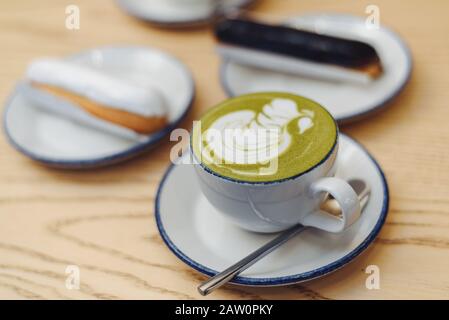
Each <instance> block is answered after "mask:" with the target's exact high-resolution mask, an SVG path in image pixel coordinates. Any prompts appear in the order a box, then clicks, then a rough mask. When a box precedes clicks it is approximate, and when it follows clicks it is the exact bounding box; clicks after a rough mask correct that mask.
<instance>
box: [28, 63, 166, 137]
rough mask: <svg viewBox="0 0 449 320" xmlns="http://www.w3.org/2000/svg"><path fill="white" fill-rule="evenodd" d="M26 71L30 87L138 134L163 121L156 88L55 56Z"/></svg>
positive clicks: (152, 129) (163, 108)
mask: <svg viewBox="0 0 449 320" xmlns="http://www.w3.org/2000/svg"><path fill="white" fill-rule="evenodd" d="M26 75H27V79H28V80H29V82H30V84H31V86H32V87H33V88H34V89H37V90H40V91H42V92H45V93H47V94H50V95H53V96H55V97H57V98H59V99H60V100H65V101H67V102H70V105H72V106H77V107H79V108H81V109H83V111H85V112H86V113H88V114H89V115H90V116H92V117H94V118H97V119H99V120H102V121H106V122H110V123H111V124H114V125H116V126H120V127H123V128H126V129H129V130H132V131H135V132H136V133H138V134H150V133H154V132H156V131H159V130H161V129H162V128H163V127H165V126H166V124H167V110H166V105H165V101H164V99H163V97H162V95H161V94H160V93H159V92H158V91H157V90H156V89H153V88H142V87H139V86H137V85H133V84H131V83H128V82H126V81H122V80H121V79H118V78H116V77H113V76H110V75H107V74H104V73H102V72H99V71H96V70H94V69H92V68H88V67H85V66H82V65H78V64H74V63H71V62H68V61H64V60H55V59H41V60H37V61H35V62H33V63H32V64H31V65H30V66H29V68H28V70H27V74H26ZM28 92H32V91H30V90H28ZM33 96H36V94H33ZM65 105H67V104H65ZM61 113H64V110H61ZM68 114H72V115H73V112H68ZM78 120H79V119H78Z"/></svg>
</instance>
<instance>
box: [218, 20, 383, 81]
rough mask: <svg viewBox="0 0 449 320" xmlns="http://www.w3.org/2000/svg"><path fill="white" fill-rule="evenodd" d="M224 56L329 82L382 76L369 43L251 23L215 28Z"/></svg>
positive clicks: (222, 24)
mask: <svg viewBox="0 0 449 320" xmlns="http://www.w3.org/2000/svg"><path fill="white" fill-rule="evenodd" d="M215 35H216V38H217V39H218V41H219V43H220V45H219V47H218V51H219V53H220V54H221V55H223V57H225V58H227V59H230V60H233V61H236V62H239V63H243V64H248V65H252V66H255V67H260V68H264V69H274V70H277V71H281V72H287V73H292V74H299V75H305V76H310V77H317V78H326V79H329V80H348V81H351V80H354V81H363V82H366V81H369V80H371V79H374V78H376V77H378V76H379V75H380V74H381V73H382V66H381V63H380V59H379V56H378V54H377V52H376V50H375V49H374V48H373V47H372V46H370V45H369V44H366V43H363V42H360V41H356V40H348V39H343V38H337V37H332V36H327V35H321V34H317V33H313V32H309V31H303V30H299V29H296V28H292V27H288V26H275V25H267V24H262V23H259V22H255V21H250V20H242V19H223V20H221V21H218V22H217V23H216V25H215Z"/></svg>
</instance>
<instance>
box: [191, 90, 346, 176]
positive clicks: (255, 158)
mask: <svg viewBox="0 0 449 320" xmlns="http://www.w3.org/2000/svg"><path fill="white" fill-rule="evenodd" d="M336 139H337V126H336V123H335V121H334V119H333V118H332V116H331V115H330V114H329V112H328V111H327V110H326V109H324V108H323V107H322V106H320V105H319V104H317V103H316V102H313V101H311V100H309V99H306V98H303V97H300V96H296V95H293V94H287V93H275V92H267V93H255V94H249V95H243V96H239V97H235V98H232V99H228V100H226V101H224V102H222V103H221V104H219V105H217V106H216V107H214V108H212V109H211V110H209V111H208V112H207V113H206V114H205V115H204V116H203V117H202V118H201V120H200V122H199V123H198V124H197V125H195V126H194V129H193V134H192V140H191V143H192V149H193V153H194V155H195V157H196V158H197V160H198V161H199V162H201V165H203V166H204V167H206V168H207V169H209V171H212V172H213V173H215V174H218V175H220V176H223V177H226V178H230V179H234V180H239V181H247V182H272V181H277V180H282V179H286V178H290V177H294V176H297V175H299V174H301V173H303V172H305V171H308V170H309V169H311V168H312V167H314V166H315V165H317V164H318V163H320V162H321V161H322V160H323V159H324V158H326V156H327V155H328V154H330V152H331V151H332V150H333V148H334V146H335V143H336Z"/></svg>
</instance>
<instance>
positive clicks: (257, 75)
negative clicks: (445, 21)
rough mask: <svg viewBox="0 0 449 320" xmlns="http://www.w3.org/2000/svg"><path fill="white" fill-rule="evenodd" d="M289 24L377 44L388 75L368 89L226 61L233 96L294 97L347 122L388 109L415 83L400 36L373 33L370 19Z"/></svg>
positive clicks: (319, 17) (316, 18)
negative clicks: (271, 94) (277, 94)
mask: <svg viewBox="0 0 449 320" xmlns="http://www.w3.org/2000/svg"><path fill="white" fill-rule="evenodd" d="M287 24H288V25H294V26H298V27H299V28H301V29H304V30H312V31H316V32H319V33H323V34H329V35H335V36H341V37H343V36H344V37H347V38H348V39H355V40H361V41H363V42H366V43H369V44H371V45H372V46H374V47H375V48H376V50H377V52H378V54H379V56H380V59H381V62H382V66H383V68H384V72H383V74H382V75H381V76H380V78H378V79H376V80H374V81H372V82H371V83H370V84H367V85H363V84H355V83H348V82H330V81H325V80H317V79H311V78H305V77H300V76H295V75H288V74H283V73H279V72H275V71H271V70H262V69H259V68H255V67H251V66H246V65H241V64H237V63H235V62H232V61H224V62H223V64H222V68H221V76H220V77H221V83H222V85H223V87H224V89H225V91H226V93H227V94H228V95H229V96H237V95H241V94H246V93H252V92H259V91H287V92H292V93H296V94H299V95H301V96H305V97H308V98H310V99H312V100H315V101H317V102H319V103H320V104H322V105H323V106H325V107H326V108H327V109H328V110H329V111H330V112H331V113H332V115H333V116H334V118H335V119H336V120H337V121H338V122H339V123H343V122H350V121H354V120H358V119H360V118H363V117H364V116H366V115H367V114H369V113H371V112H373V111H375V110H377V109H379V108H381V107H383V106H385V105H387V104H388V103H389V102H390V101H391V100H392V99H393V98H395V97H396V96H397V95H398V94H399V93H400V92H401V91H402V89H403V88H404V87H405V85H406V84H407V82H408V80H409V78H410V74H411V71H412V59H411V54H410V50H409V49H408V47H407V45H406V44H405V43H404V42H403V40H402V39H401V38H400V37H399V35H397V34H396V33H394V32H393V31H391V30H390V29H387V28H386V27H383V26H381V27H380V28H379V29H367V27H366V26H365V19H362V18H360V17H355V16H349V15H341V14H309V15H304V16H300V17H298V18H295V19H291V20H289V21H288V22H287Z"/></svg>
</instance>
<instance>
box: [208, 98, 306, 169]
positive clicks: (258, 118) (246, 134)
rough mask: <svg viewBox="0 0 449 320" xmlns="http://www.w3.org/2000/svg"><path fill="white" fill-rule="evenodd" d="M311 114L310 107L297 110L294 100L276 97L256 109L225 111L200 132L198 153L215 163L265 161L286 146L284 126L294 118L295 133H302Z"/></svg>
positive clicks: (277, 155)
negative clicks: (201, 143) (200, 145)
mask: <svg viewBox="0 0 449 320" xmlns="http://www.w3.org/2000/svg"><path fill="white" fill-rule="evenodd" d="M313 116H314V112H313V111H311V110H308V109H302V110H299V109H298V106H297V104H296V102H295V101H293V100H290V99H280V98H278V99H273V100H272V101H271V102H270V103H268V104H266V105H264V106H263V107H262V110H261V111H260V112H256V111H254V110H245V109H244V110H240V111H235V112H231V113H228V114H225V115H223V116H222V117H220V118H218V119H217V120H215V121H214V122H213V123H212V124H211V125H210V127H209V128H208V129H207V130H206V132H205V133H204V134H203V145H202V153H201V155H202V157H203V158H204V159H205V160H206V161H207V162H213V163H215V164H217V165H220V164H222V165H223V164H227V165H229V164H238V165H245V164H250V165H254V164H266V163H267V162H269V161H272V160H273V159H276V158H277V157H279V156H280V155H281V154H283V153H284V152H285V151H286V150H287V149H288V148H289V147H290V145H291V143H292V137H291V134H290V133H289V131H288V130H287V125H288V124H289V123H290V122H292V121H296V126H297V128H296V130H297V132H298V133H299V134H303V133H304V132H306V131H307V130H308V129H310V128H311V127H312V126H313ZM231 170H232V169H231ZM238 171H239V173H241V174H257V172H251V171H249V172H245V171H243V172H242V170H238Z"/></svg>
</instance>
